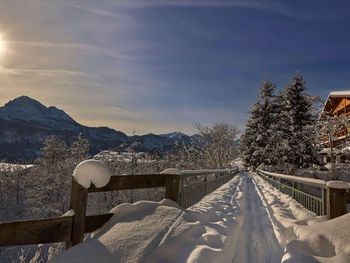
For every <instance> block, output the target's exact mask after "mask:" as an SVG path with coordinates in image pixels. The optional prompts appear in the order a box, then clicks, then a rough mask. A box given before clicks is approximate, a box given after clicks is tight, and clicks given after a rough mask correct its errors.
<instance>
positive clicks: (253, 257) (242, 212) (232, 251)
mask: <svg viewBox="0 0 350 263" xmlns="http://www.w3.org/2000/svg"><path fill="white" fill-rule="evenodd" d="M283 250H284V248H283V247H281V246H280V245H279V242H278V240H277V238H276V236H275V232H274V229H273V226H272V223H271V221H270V219H269V215H268V212H267V210H266V209H265V206H264V203H263V201H262V199H261V198H260V194H259V192H258V189H257V187H256V185H255V183H254V181H253V178H252V177H251V176H250V175H249V174H246V173H243V172H241V173H240V174H239V175H237V176H236V177H235V178H234V179H233V180H231V181H230V182H228V183H227V184H225V185H223V186H222V187H220V188H219V189H217V190H216V191H214V192H213V193H211V194H209V195H208V196H206V197H204V198H203V199H202V200H201V201H200V202H199V203H197V204H195V205H194V206H192V207H190V208H188V209H187V210H185V211H184V212H183V214H182V216H180V217H179V218H178V220H177V222H175V223H174V225H173V227H172V229H171V231H169V232H168V234H167V236H166V237H165V239H164V240H163V242H162V244H161V245H160V247H158V248H157V249H156V250H155V252H154V253H153V255H151V257H150V258H149V261H148V262H167V263H175V262H223V263H225V262H228V263H230V262H261V263H273V262H281V258H282V255H283ZM179 251H181V253H179Z"/></svg>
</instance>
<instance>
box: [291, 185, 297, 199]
mask: <svg viewBox="0 0 350 263" xmlns="http://www.w3.org/2000/svg"><path fill="white" fill-rule="evenodd" d="M292 188H293V191H292V198H293V199H295V198H296V192H295V189H298V183H297V182H292Z"/></svg>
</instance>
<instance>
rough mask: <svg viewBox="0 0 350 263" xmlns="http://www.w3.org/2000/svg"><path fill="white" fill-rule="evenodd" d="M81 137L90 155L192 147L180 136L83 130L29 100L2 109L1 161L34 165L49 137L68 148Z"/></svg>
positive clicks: (22, 98) (54, 109) (57, 111)
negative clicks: (129, 134)
mask: <svg viewBox="0 0 350 263" xmlns="http://www.w3.org/2000/svg"><path fill="white" fill-rule="evenodd" d="M79 134H81V135H82V136H83V137H84V138H86V139H88V140H89V143H90V153H91V154H96V153H98V152H99V151H102V150H109V149H112V150H120V151H127V150H134V151H143V152H150V151H152V152H154V151H157V152H160V153H165V152H169V151H171V150H173V149H174V147H175V146H176V145H178V144H179V143H185V144H189V143H191V137H190V136H188V135H186V134H183V133H179V132H171V133H167V134H160V135H157V134H151V133H150V134H145V135H134V136H127V135H126V134H125V133H123V132H121V131H117V130H114V129H112V128H109V127H105V126H102V127H88V126H84V125H82V124H80V123H78V122H77V121H75V120H74V119H73V118H72V117H71V116H69V115H68V114H67V113H66V112H65V111H63V110H61V109H58V108H57V107H55V106H49V107H46V106H45V105H44V104H42V103H41V102H39V101H38V100H35V99H33V98H30V97H28V96H20V97H18V98H15V99H13V100H10V101H9V102H7V103H6V104H5V105H4V106H2V107H0V149H2V151H1V152H0V159H4V160H7V161H18V160H21V161H25V162H27V161H32V160H34V159H35V158H37V157H38V156H39V154H40V149H41V148H42V146H43V143H44V141H45V139H46V138H47V137H48V136H51V135H55V136H57V137H58V138H60V139H62V140H64V141H65V142H66V143H68V144H69V143H71V142H72V140H73V139H74V138H75V137H76V136H77V135H79Z"/></svg>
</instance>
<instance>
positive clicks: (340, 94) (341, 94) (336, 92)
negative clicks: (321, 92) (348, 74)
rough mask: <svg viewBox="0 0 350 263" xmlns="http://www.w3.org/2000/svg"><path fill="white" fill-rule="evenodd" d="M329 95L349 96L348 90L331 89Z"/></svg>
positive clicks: (335, 96) (337, 96) (333, 96)
mask: <svg viewBox="0 0 350 263" xmlns="http://www.w3.org/2000/svg"><path fill="white" fill-rule="evenodd" d="M329 97H332V98H339V97H341V98H350V90H344V91H332V92H331V93H329V96H328V98H329Z"/></svg>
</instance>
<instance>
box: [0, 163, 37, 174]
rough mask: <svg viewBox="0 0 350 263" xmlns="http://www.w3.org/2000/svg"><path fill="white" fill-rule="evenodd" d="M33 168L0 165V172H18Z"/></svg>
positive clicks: (24, 165)
mask: <svg viewBox="0 0 350 263" xmlns="http://www.w3.org/2000/svg"><path fill="white" fill-rule="evenodd" d="M33 166H34V165H33V164H16V163H0V172H19V171H23V170H27V169H29V168H31V167H33Z"/></svg>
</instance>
